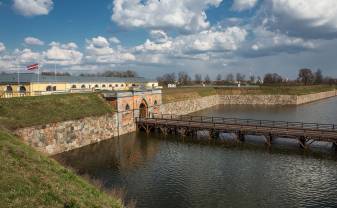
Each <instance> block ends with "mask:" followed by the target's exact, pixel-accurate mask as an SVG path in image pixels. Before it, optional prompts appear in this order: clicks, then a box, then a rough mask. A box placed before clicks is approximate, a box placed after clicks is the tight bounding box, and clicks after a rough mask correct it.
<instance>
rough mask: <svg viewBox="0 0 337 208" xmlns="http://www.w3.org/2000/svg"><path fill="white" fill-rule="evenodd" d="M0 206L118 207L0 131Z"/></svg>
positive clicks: (113, 201)
mask: <svg viewBox="0 0 337 208" xmlns="http://www.w3.org/2000/svg"><path fill="white" fill-rule="evenodd" d="M0 154H1V156H0V207H3V208H5V207H13V208H14V207H15V208H16V207H20V208H24V207H29V208H31V207H53V208H54V207H66V208H77V207H88V208H89V207H90V208H92V207H97V208H98V207H100V208H101V207H122V205H121V202H120V201H119V200H116V199H114V198H113V197H111V196H109V195H107V194H106V193H104V192H102V191H101V190H99V189H97V188H96V187H94V186H93V185H91V184H90V183H88V182H87V181H85V180H84V179H82V178H81V177H79V176H77V175H76V174H75V173H74V172H73V171H71V170H68V169H66V168H64V167H62V166H61V165H60V164H59V163H57V162H56V161H54V160H53V159H50V158H48V157H46V156H44V155H42V154H40V153H38V152H36V151H35V150H34V149H32V148H31V147H29V146H27V145H25V144H23V143H22V142H21V141H20V140H19V139H18V138H16V137H14V136H12V135H11V134H10V133H8V132H7V131H5V130H1V129H0Z"/></svg>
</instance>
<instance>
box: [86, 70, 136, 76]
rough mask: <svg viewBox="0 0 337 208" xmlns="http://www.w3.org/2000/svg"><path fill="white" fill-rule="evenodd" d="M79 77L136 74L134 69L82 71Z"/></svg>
mask: <svg viewBox="0 0 337 208" xmlns="http://www.w3.org/2000/svg"><path fill="white" fill-rule="evenodd" d="M80 76H81V77H94V76H102V77H137V76H138V74H137V72H135V71H132V70H127V71H105V72H102V73H87V74H86V73H83V74H80Z"/></svg>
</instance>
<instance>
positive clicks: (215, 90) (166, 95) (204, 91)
mask: <svg viewBox="0 0 337 208" xmlns="http://www.w3.org/2000/svg"><path fill="white" fill-rule="evenodd" d="M334 89H336V86H329V85H314V86H261V87H259V86H256V87H241V88H238V87H224V86H211V87H179V88H164V89H163V103H170V102H176V101H181V100H186V99H193V98H200V97H205V96H210V95H216V94H218V95H306V94H312V93H319V92H325V91H330V90H334Z"/></svg>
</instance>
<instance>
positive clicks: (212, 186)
mask: <svg viewBox="0 0 337 208" xmlns="http://www.w3.org/2000/svg"><path fill="white" fill-rule="evenodd" d="M195 115H207V116H212V115H214V116H224V117H239V118H252V119H269V120H286V121H304V122H318V123H335V124H337V98H332V99H327V100H323V101H319V102H315V103H310V104H306V105H301V106H297V107H295V106H283V107H282V106H276V107H275V106H255V107H254V106H217V107H214V108H211V109H207V110H204V111H200V112H197V113H195ZM224 137H226V135H224ZM262 141H263V140H261V139H260V138H258V137H250V138H248V139H247V144H245V145H243V146H240V147H237V146H230V145H229V146H228V145H218V144H213V143H209V144H207V143H205V142H201V141H200V142H199V141H197V142H189V141H182V139H181V138H179V137H175V136H168V137H167V138H163V137H162V136H161V135H159V134H158V135H156V134H152V135H149V136H147V135H145V134H143V133H134V134H130V135H126V136H122V137H120V138H119V139H117V138H115V139H111V140H108V141H104V142H101V143H99V144H94V145H90V146H87V147H83V148H80V149H77V150H73V151H70V152H66V153H63V154H60V155H57V156H56V157H55V158H56V159H58V160H60V161H62V163H64V164H65V165H68V166H71V167H73V168H74V169H75V170H77V171H78V173H79V174H85V175H88V176H89V177H91V178H92V179H95V180H99V181H100V182H101V183H102V184H103V185H104V187H105V188H107V189H112V188H116V187H122V188H125V189H126V190H127V198H128V199H133V200H135V201H136V205H137V207H144V208H189V207H193V208H194V207H198V208H199V207H200V208H201V207H202V208H216V207H337V197H336V196H337V154H335V153H333V151H331V149H330V145H331V144H327V143H318V144H314V145H313V147H312V150H311V151H310V153H305V152H303V151H302V150H300V149H299V148H298V144H297V143H295V142H294V141H293V140H289V141H288V142H284V141H278V140H276V141H274V146H273V147H272V149H271V150H270V149H267V148H265V146H264V145H263V142H262Z"/></svg>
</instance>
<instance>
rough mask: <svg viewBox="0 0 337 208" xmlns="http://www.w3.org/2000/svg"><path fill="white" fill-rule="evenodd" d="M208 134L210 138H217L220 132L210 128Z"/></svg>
mask: <svg viewBox="0 0 337 208" xmlns="http://www.w3.org/2000/svg"><path fill="white" fill-rule="evenodd" d="M209 134H210V138H212V139H218V138H219V136H220V133H219V132H218V131H216V130H211V131H210V132H209Z"/></svg>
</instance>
